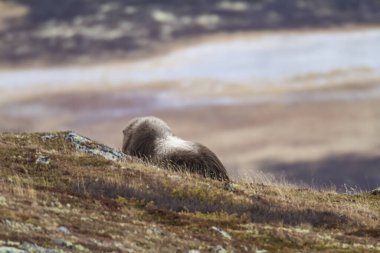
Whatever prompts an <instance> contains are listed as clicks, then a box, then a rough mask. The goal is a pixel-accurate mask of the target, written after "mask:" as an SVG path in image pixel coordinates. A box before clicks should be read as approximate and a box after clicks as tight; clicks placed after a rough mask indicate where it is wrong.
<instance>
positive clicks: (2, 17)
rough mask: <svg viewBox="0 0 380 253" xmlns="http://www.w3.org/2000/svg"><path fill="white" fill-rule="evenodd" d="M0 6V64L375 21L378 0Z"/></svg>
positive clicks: (149, 0) (16, 2) (82, 1)
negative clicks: (206, 37) (206, 36)
mask: <svg viewBox="0 0 380 253" xmlns="http://www.w3.org/2000/svg"><path fill="white" fill-rule="evenodd" d="M0 9H1V10H0V63H2V64H17V63H24V62H25V61H27V62H41V61H42V62H66V61H72V60H81V61H90V59H94V58H95V59H109V58H114V57H126V56H131V55H133V54H135V53H136V52H140V53H141V52H145V53H146V52H152V51H155V50H156V49H157V47H158V46H161V45H164V44H167V43H168V42H172V41H176V40H178V39H188V38H192V37H197V36H200V35H203V34H213V33H220V32H232V31H252V30H263V29H284V28H285V29H289V28H306V27H332V26H339V25H352V24H358V25H359V24H367V25H373V24H379V23H380V1H379V0H320V1H316V0H315V1H311V0H281V1H273V0H252V1H247V0H245V1H229V0H210V1H201V0H188V1H179V0H170V1H154V0H144V1H128V0H113V1H101V0H64V1H50V0H4V1H2V2H1V3H0ZM147 50H148V51H147ZM89 58H90V59H89Z"/></svg>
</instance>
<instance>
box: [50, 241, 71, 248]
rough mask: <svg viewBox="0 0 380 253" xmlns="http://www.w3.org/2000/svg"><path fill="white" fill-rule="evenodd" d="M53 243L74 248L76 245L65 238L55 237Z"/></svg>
mask: <svg viewBox="0 0 380 253" xmlns="http://www.w3.org/2000/svg"><path fill="white" fill-rule="evenodd" d="M53 243H54V244H56V245H58V246H62V247H66V248H73V247H74V244H73V243H71V242H69V241H66V240H64V239H54V240H53Z"/></svg>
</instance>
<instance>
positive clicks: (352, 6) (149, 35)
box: [0, 0, 380, 192]
mask: <svg viewBox="0 0 380 253" xmlns="http://www.w3.org/2000/svg"><path fill="white" fill-rule="evenodd" d="M379 24H380V1H379V0H319V1H312V0H281V1H276V0H251V1H243V0H238V1H232V0H207V1H206V0H187V1H180V0H165V1H157V0H111V1H101V0H62V1H51V0H0V131H12V132H13V131H55V130H74V131H77V132H78V133H81V134H83V135H86V136H88V137H91V138H93V139H96V140H98V141H101V142H103V143H106V144H108V145H110V146H112V147H115V148H120V147H121V141H122V130H123V128H124V127H125V126H126V124H127V123H128V121H129V120H130V119H131V118H133V117H136V116H144V115H155V116H157V117H161V118H162V119H164V120H165V121H167V122H168V124H169V125H170V126H171V127H172V129H173V131H174V133H175V134H177V135H179V136H180V137H182V138H185V139H190V140H194V141H197V142H200V143H203V144H205V145H206V146H208V147H210V148H211V149H212V150H213V151H215V153H216V154H217V155H218V156H219V157H220V159H221V160H222V161H223V163H224V164H225V165H226V167H227V169H228V172H229V174H230V175H231V176H232V177H233V178H235V179H237V180H248V181H249V180H253V181H256V182H257V181H260V180H264V179H265V178H275V179H276V180H280V181H281V180H284V181H287V182H291V183H296V184H298V185H308V186H312V187H315V188H317V189H335V190H338V191H346V192H350V191H358V190H359V191H360V190H367V189H371V188H374V187H377V186H379V185H380V137H379V133H380V26H379ZM263 175H267V176H268V177H266V176H263Z"/></svg>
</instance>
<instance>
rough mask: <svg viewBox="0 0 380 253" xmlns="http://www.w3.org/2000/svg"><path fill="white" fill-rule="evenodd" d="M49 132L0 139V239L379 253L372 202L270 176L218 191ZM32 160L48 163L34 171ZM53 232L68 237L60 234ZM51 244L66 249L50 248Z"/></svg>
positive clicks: (102, 246)
mask: <svg viewBox="0 0 380 253" xmlns="http://www.w3.org/2000/svg"><path fill="white" fill-rule="evenodd" d="M58 135H59V138H57V139H54V140H48V141H42V139H41V135H40V134H20V135H14V134H1V135H0V144H1V145H0V193H1V196H2V197H3V198H4V199H3V200H0V213H1V215H0V220H1V221H2V222H0V238H1V239H10V240H14V241H19V242H22V241H28V242H33V243H36V244H38V245H44V246H45V247H48V248H57V247H58V248H62V247H63V248H65V247H66V250H70V251H74V252H76V251H78V252H79V251H81V250H80V249H81V247H84V248H87V249H89V250H91V251H93V252H104V251H111V250H116V251H119V250H120V251H125V250H127V249H128V248H129V249H134V250H137V251H149V250H153V249H157V248H159V249H161V251H173V250H178V249H181V250H189V249H200V250H201V251H202V252H203V251H206V252H207V251H211V250H213V248H214V247H216V245H218V244H220V245H223V247H224V248H226V249H228V250H234V251H239V252H252V251H255V250H256V249H267V250H269V251H277V250H278V249H281V250H282V251H284V252H287V251H288V252H292V251H294V250H295V249H302V250H303V251H310V250H311V251H315V250H317V251H324V250H326V251H331V250H332V251H334V250H341V251H345V250H347V251H355V250H360V251H363V252H366V251H367V252H371V251H372V252H376V250H380V248H379V246H380V245H378V244H377V240H378V227H379V226H380V205H379V198H378V197H376V196H370V195H368V194H365V193H362V194H355V195H347V194H337V193H335V192H332V191H331V192H320V191H315V190H312V189H309V188H303V189H301V188H297V187H295V186H292V185H289V184H287V183H286V182H285V181H283V182H281V183H280V184H278V183H277V182H276V181H274V180H272V179H270V178H269V179H268V178H267V179H265V180H267V181H264V179H263V178H262V179H261V180H262V182H266V184H263V183H254V182H245V183H234V184H233V185H225V183H222V182H219V181H215V180H211V179H205V178H203V177H201V176H198V175H193V174H189V173H185V172H178V171H171V170H163V169H160V168H157V167H154V166H151V165H149V164H144V163H140V162H138V161H120V162H112V161H107V160H105V159H104V158H102V157H96V156H88V155H85V154H81V153H78V152H77V151H75V149H74V147H73V146H72V145H71V144H70V143H68V142H66V141H65V140H64V139H63V136H64V133H59V134H58ZM40 155H43V156H47V157H48V158H49V161H50V162H49V164H46V165H43V164H37V163H36V162H35V161H36V157H38V156H40ZM42 217H43V218H42ZM62 225H63V226H65V227H67V228H68V229H69V230H70V231H71V234H69V235H63V234H61V233H60V232H59V231H58V230H57V229H58V227H59V226H62ZM213 226H216V227H218V228H220V229H222V230H224V231H226V232H227V233H229V234H230V236H232V240H229V239H226V238H224V237H223V236H221V235H220V234H218V233H217V232H215V231H213V230H212V229H211V227H213ZM132 231H134V232H132ZM52 238H63V239H64V240H67V241H70V242H72V243H73V245H74V246H70V247H69V248H67V246H57V245H56V244H54V242H53V241H52ZM94 239H96V240H95V241H94ZM0 243H1V241H0ZM78 245H79V246H78ZM376 247H377V248H376Z"/></svg>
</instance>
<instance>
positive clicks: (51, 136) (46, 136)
mask: <svg viewBox="0 0 380 253" xmlns="http://www.w3.org/2000/svg"><path fill="white" fill-rule="evenodd" d="M57 138H58V135H55V134H43V135H42V136H41V139H42V140H43V141H48V140H55V139H57Z"/></svg>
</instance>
